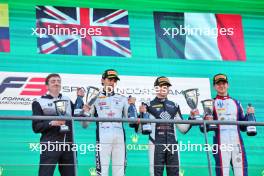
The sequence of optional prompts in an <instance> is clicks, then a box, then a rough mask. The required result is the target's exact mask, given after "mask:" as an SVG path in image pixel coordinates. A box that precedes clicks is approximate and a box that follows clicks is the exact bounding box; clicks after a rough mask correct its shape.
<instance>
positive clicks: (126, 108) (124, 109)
mask: <svg viewBox="0 0 264 176" xmlns="http://www.w3.org/2000/svg"><path fill="white" fill-rule="evenodd" d="M128 107H129V104H128V100H127V98H126V97H124V107H123V112H122V117H123V118H128Z"/></svg>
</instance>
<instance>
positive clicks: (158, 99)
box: [155, 97, 168, 103]
mask: <svg viewBox="0 0 264 176" xmlns="http://www.w3.org/2000/svg"><path fill="white" fill-rule="evenodd" d="M167 99H168V98H158V97H156V98H155V101H158V102H161V103H164V102H165V101H166V100H167Z"/></svg>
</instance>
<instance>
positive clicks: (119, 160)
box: [90, 93, 128, 176]
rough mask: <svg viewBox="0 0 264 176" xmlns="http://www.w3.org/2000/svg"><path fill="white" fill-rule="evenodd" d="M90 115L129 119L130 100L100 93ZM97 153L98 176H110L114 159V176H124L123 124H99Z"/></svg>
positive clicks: (124, 147)
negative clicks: (110, 166)
mask: <svg viewBox="0 0 264 176" xmlns="http://www.w3.org/2000/svg"><path fill="white" fill-rule="evenodd" d="M90 113H91V114H92V115H93V116H94V117H96V118H127V117H128V99H127V98H126V97H125V96H122V95H120V94H115V93H113V94H111V95H109V96H106V94H105V93H100V94H99V97H98V98H97V99H96V101H95V103H94V105H93V106H92V108H91V110H90ZM96 143H97V145H98V144H99V145H100V151H97V152H96V171H97V176H108V175H109V174H108V169H109V164H110V160H111V159H112V176H124V175H125V167H126V145H125V131H124V128H123V123H121V122H97V123H96Z"/></svg>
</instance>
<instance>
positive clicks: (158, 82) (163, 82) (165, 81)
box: [154, 76, 171, 86]
mask: <svg viewBox="0 0 264 176" xmlns="http://www.w3.org/2000/svg"><path fill="white" fill-rule="evenodd" d="M161 85H167V86H171V83H170V80H169V79H168V78H167V77H165V76H160V77H158V78H157V79H156V81H155V82H154V86H161Z"/></svg>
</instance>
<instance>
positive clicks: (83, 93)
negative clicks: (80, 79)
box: [77, 89, 85, 97]
mask: <svg viewBox="0 0 264 176" xmlns="http://www.w3.org/2000/svg"><path fill="white" fill-rule="evenodd" d="M77 95H78V96H81V97H84V95H85V91H84V90H83V89H79V90H78V92H77Z"/></svg>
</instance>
